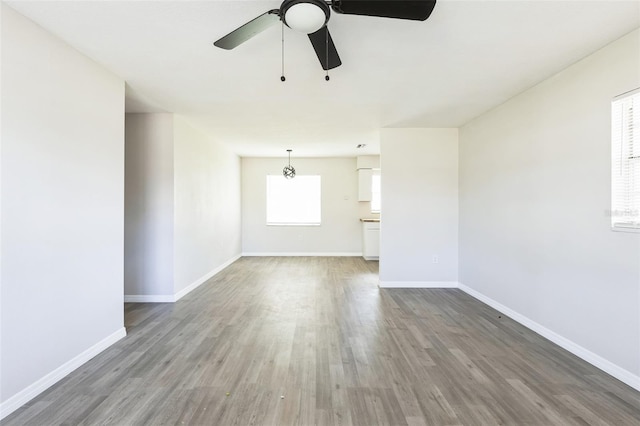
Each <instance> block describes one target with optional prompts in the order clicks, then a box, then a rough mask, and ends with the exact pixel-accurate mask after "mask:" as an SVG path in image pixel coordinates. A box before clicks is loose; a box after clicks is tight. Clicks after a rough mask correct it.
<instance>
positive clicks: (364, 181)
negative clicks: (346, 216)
mask: <svg viewBox="0 0 640 426" xmlns="http://www.w3.org/2000/svg"><path fill="white" fill-rule="evenodd" d="M371 176H373V170H371V169H360V170H358V201H371Z"/></svg>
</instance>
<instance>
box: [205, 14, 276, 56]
mask: <svg viewBox="0 0 640 426" xmlns="http://www.w3.org/2000/svg"><path fill="white" fill-rule="evenodd" d="M277 22H280V11H279V10H278V9H273V10H270V11H268V12H266V13H263V14H262V15H260V16H258V17H257V18H255V19H252V20H251V21H249V22H247V23H246V24H244V25H243V26H241V27H240V28H237V29H235V30H233V31H231V32H230V33H229V34H227V35H226V36H224V37H222V38H221V39H220V40H217V41H216V42H215V43H213V44H214V46H217V47H220V48H222V49H227V50H230V49H233V48H234V47H238V46H239V45H241V44H242V43H244V42H245V41H247V40H249V39H250V38H251V37H253V36H255V35H256V34H259V33H261V32H262V31H264V30H266V29H267V28H269V27H271V26H272V25H274V24H276V23H277Z"/></svg>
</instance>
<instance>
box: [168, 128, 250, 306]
mask: <svg viewBox="0 0 640 426" xmlns="http://www.w3.org/2000/svg"><path fill="white" fill-rule="evenodd" d="M174 152H175V158H174V172H175V177H174V182H175V210H174V215H175V223H174V233H175V234H174V235H175V245H174V262H175V263H174V266H175V275H174V292H175V293H180V292H181V291H183V290H184V289H185V288H187V287H188V286H189V285H191V284H193V283H196V282H199V280H200V279H203V278H206V277H207V275H208V274H210V273H211V272H212V271H214V270H216V269H217V268H219V267H221V266H223V265H225V264H226V263H227V262H229V261H230V260H235V259H236V258H237V257H238V256H239V255H240V252H241V250H242V247H241V244H242V239H241V232H242V229H241V211H240V203H241V197H240V158H239V157H238V156H237V155H236V154H234V153H232V152H231V151H230V150H229V149H228V148H226V147H225V146H224V145H222V144H220V143H218V142H216V141H214V140H212V139H211V138H210V137H208V136H207V135H205V134H204V133H202V132H200V131H199V130H197V129H195V128H193V127H191V126H190V125H189V124H188V123H187V122H186V121H185V120H184V119H183V118H181V117H179V116H176V117H175V119H174Z"/></svg>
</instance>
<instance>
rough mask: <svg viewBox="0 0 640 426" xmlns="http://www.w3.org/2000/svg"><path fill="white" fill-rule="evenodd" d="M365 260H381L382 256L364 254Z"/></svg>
mask: <svg viewBox="0 0 640 426" xmlns="http://www.w3.org/2000/svg"><path fill="white" fill-rule="evenodd" d="M362 257H364V260H380V256H362Z"/></svg>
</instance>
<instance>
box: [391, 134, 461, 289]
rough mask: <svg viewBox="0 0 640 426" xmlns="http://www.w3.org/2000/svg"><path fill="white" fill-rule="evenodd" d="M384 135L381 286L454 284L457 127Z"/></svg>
mask: <svg viewBox="0 0 640 426" xmlns="http://www.w3.org/2000/svg"><path fill="white" fill-rule="evenodd" d="M380 137H381V140H380V158H381V168H382V180H381V182H382V188H381V191H382V206H381V224H380V286H381V287H450V286H456V285H457V281H458V130H457V129H382V130H381V133H380ZM434 256H437V263H434Z"/></svg>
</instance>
